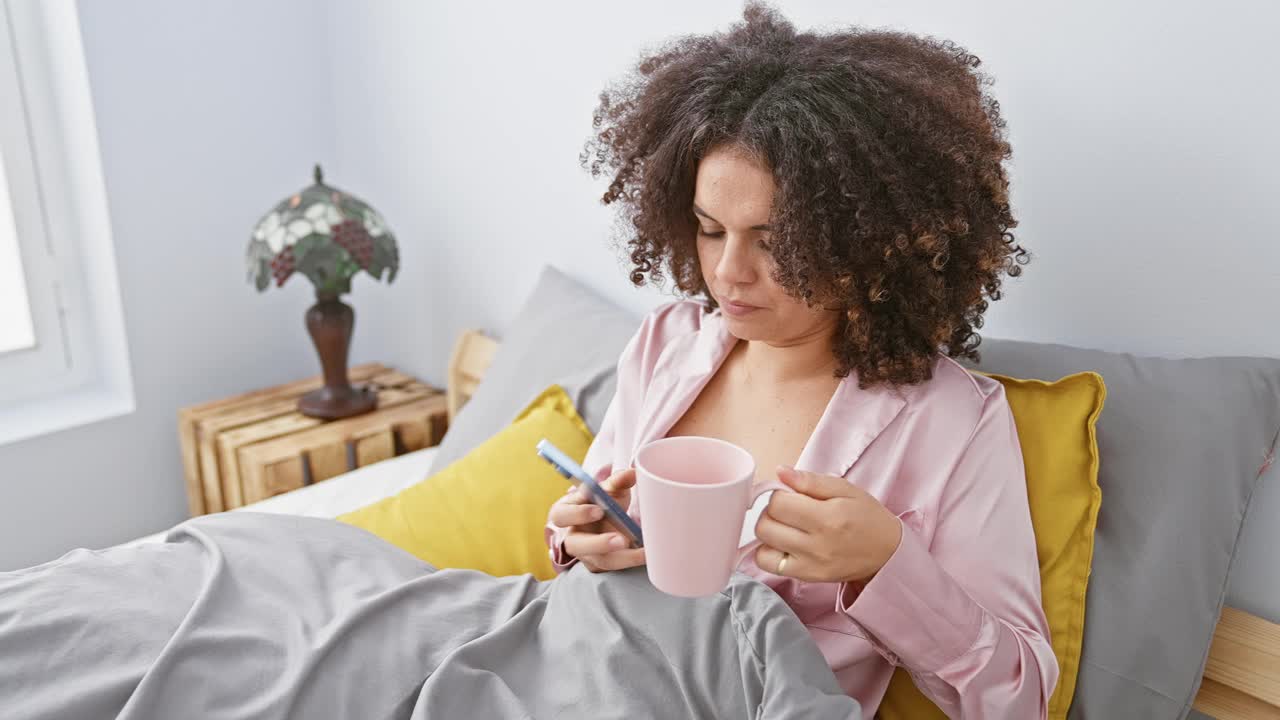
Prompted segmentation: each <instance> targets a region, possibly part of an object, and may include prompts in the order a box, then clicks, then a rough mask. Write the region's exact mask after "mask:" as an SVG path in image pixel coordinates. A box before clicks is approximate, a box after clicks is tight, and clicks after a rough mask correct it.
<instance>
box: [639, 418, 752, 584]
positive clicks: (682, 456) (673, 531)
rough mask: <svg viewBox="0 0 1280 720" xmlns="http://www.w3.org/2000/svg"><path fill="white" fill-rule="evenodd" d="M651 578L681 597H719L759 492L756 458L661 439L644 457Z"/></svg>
mask: <svg viewBox="0 0 1280 720" xmlns="http://www.w3.org/2000/svg"><path fill="white" fill-rule="evenodd" d="M635 468H636V484H637V490H638V492H639V494H640V495H639V499H640V521H641V523H642V524H643V526H644V554H645V564H646V565H647V566H648V571H649V581H650V582H652V583H653V586H654V587H656V588H658V589H659V590H661V591H663V592H665V593H668V594H670V595H679V596H681V597H702V596H706V595H714V594H715V593H718V592H720V591H721V590H723V589H725V587H727V586H728V584H729V577H730V576H731V575H732V574H733V568H734V563H735V559H736V557H737V554H738V543H739V539H740V536H741V534H742V524H743V519H744V517H745V514H746V511H747V509H748V508H750V507H751V505H752V504H753V503H754V502H755V500H756V498H757V497H759V496H760V495H762V494H764V493H765V492H769V491H770V490H772V489H773V488H763V489H761V490H760V491H759V492H756V493H754V494H753V493H752V491H751V484H752V480H753V479H754V478H755V472H756V463H755V460H754V459H753V458H752V457H751V453H749V452H747V451H746V450H743V449H742V448H740V447H738V446H737V445H734V444H733V443H730V442H726V441H724V440H717V439H715V438H708V437H697V436H677V437H669V438H662V439H660V440H654V441H652V442H650V443H647V444H646V445H644V447H642V448H640V451H639V452H637V453H636V462H635Z"/></svg>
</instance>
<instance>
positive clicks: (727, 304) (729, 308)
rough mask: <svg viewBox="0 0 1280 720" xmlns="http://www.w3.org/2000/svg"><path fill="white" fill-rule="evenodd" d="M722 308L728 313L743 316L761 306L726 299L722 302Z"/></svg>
mask: <svg viewBox="0 0 1280 720" xmlns="http://www.w3.org/2000/svg"><path fill="white" fill-rule="evenodd" d="M720 309H721V310H724V312H725V314H726V315H732V316H733V317H742V316H744V315H750V314H751V313H753V312H755V311H756V310H759V309H760V308H758V307H756V306H755V305H747V304H745V303H737V302H731V301H728V300H725V301H724V302H721V303H720Z"/></svg>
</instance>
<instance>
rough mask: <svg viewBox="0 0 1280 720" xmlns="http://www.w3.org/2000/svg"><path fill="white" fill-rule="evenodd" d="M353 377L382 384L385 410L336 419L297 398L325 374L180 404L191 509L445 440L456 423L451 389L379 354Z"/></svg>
mask: <svg viewBox="0 0 1280 720" xmlns="http://www.w3.org/2000/svg"><path fill="white" fill-rule="evenodd" d="M350 377H351V381H352V382H353V383H366V384H371V385H373V386H374V387H375V388H376V389H377V391H378V409H377V410H374V411H373V412H370V413H365V414H363V415H356V416H354V417H349V418H343V419H341V420H332V421H326V420H320V419H318V418H313V417H307V416H305V415H303V414H301V413H299V412H298V410H297V402H298V398H299V397H300V396H302V395H303V394H304V393H307V392H309V391H311V390H314V389H316V388H318V387H320V385H321V379H320V378H319V377H314V378H311V379H308V380H301V381H298V382H294V383H289V384H287V385H280V386H278V387H274V388H267V389H265V390H257V391H254V392H249V393H245V394H243V395H237V396H235V397H232V398H227V399H224V400H215V401H213V402H209V403H203V404H201V405H195V406H192V407H187V408H183V409H182V410H180V411H179V412H178V435H179V437H180V438H181V441H182V465H183V470H184V471H185V473H186V479H187V501H188V505H189V507H190V510H191V515H192V516H193V517H194V516H196V515H204V514H206V513H212V512H221V511H223V510H230V509H232V508H236V507H240V506H241V505H247V504H249V503H252V502H257V501H258V500H265V499H266V498H269V497H271V496H273V495H279V494H281V493H286V492H289V491H290V490H296V489H298V488H300V487H303V486H304V485H310V484H312V483H317V482H320V481H321V480H326V479H328V478H331V477H333V476H334V475H339V474H341V473H344V472H347V471H348V470H354V469H355V468H358V467H363V466H365V465H369V464H372V463H375V462H378V461H379V460H386V459H388V458H391V457H395V456H396V455H402V454H404V453H407V452H412V451H414V450H419V449H422V448H424V447H431V446H433V445H436V444H438V443H439V442H440V438H441V437H443V436H444V431H445V429H446V428H447V426H448V420H447V403H446V400H445V394H444V393H443V392H442V391H440V390H439V389H437V388H433V387H431V386H429V385H427V384H426V383H423V382H421V381H419V380H416V379H414V378H412V377H409V376H408V375H405V374H404V373H402V372H398V371H396V370H393V369H391V368H388V367H385V366H383V365H378V364H368V365H360V366H358V367H354V368H351V371H350Z"/></svg>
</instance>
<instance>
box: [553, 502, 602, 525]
mask: <svg viewBox="0 0 1280 720" xmlns="http://www.w3.org/2000/svg"><path fill="white" fill-rule="evenodd" d="M548 515H549V517H548V519H549V520H550V521H551V522H553V523H555V524H556V525H558V526H560V527H573V526H575V525H588V524H590V523H593V522H595V521H597V520H600V519H602V518H603V517H604V510H601V509H600V508H599V507H597V506H596V505H581V504H577V503H573V504H570V503H556V504H555V505H552V506H551V512H550V513H549V514H548Z"/></svg>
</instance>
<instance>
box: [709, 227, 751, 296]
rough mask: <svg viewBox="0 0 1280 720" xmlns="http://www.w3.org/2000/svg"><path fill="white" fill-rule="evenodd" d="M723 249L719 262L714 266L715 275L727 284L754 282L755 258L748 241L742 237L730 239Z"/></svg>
mask: <svg viewBox="0 0 1280 720" xmlns="http://www.w3.org/2000/svg"><path fill="white" fill-rule="evenodd" d="M723 247H724V251H723V252H722V253H721V255H720V262H719V263H718V264H717V265H716V275H718V276H719V277H720V279H721V280H723V281H724V282H727V283H734V284H745V283H751V282H755V279H756V269H755V257H754V253H753V252H752V245H751V243H750V241H749V240H747V239H744V238H742V237H730V238H728V239H727V240H726V241H725V243H724V246H723Z"/></svg>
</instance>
